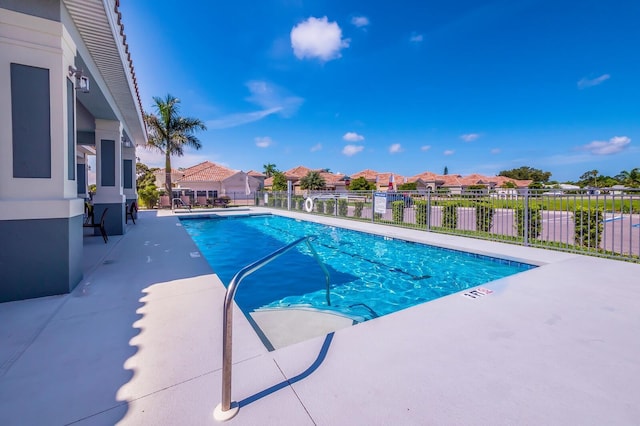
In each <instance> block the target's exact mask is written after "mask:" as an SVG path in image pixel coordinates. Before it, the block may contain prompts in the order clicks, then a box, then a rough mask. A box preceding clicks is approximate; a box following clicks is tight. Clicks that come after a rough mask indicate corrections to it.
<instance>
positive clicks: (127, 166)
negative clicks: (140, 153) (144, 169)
mask: <svg viewBox="0 0 640 426" xmlns="http://www.w3.org/2000/svg"><path fill="white" fill-rule="evenodd" d="M122 174H123V178H124V179H123V180H124V187H125V188H129V189H131V188H133V161H132V160H122Z"/></svg>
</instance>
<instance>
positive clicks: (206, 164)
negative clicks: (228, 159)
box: [154, 161, 263, 207]
mask: <svg viewBox="0 0 640 426" xmlns="http://www.w3.org/2000/svg"><path fill="white" fill-rule="evenodd" d="M164 170H165V169H158V170H157V171H155V172H154V174H155V177H156V187H158V188H160V189H162V188H164V184H165V180H166V174H165V171H164ZM258 175H259V174H258ZM259 176H260V175H259ZM259 176H256V173H255V172H253V173H251V172H247V173H245V172H243V171H242V170H233V169H230V168H228V167H224V166H221V165H219V164H215V163H212V162H211V161H203V162H202V163H200V164H196V165H195V166H192V167H189V168H186V169H184V170H177V171H176V170H172V172H171V184H172V185H173V195H172V198H176V197H179V198H181V199H182V200H183V201H184V202H186V203H188V204H199V205H205V204H207V201H206V200H213V199H214V198H218V197H222V196H228V197H230V198H231V199H232V200H248V199H252V198H253V197H254V196H255V193H256V191H259V190H260V189H262V185H263V180H262V179H260V177H259ZM262 176H263V175H262ZM165 197H166V195H165ZM170 205H171V204H170V202H169V199H168V197H166V198H164V203H163V198H162V197H161V207H169V206H170Z"/></svg>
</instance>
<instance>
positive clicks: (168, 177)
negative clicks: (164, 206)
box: [164, 149, 173, 210]
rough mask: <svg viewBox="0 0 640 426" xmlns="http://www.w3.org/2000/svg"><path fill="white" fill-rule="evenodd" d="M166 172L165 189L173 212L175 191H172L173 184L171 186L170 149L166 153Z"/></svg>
mask: <svg viewBox="0 0 640 426" xmlns="http://www.w3.org/2000/svg"><path fill="white" fill-rule="evenodd" d="M164 170H165V177H164V189H165V191H166V192H167V195H168V196H169V202H170V203H171V209H172V210H173V190H172V184H171V155H170V153H169V150H168V149H167V152H166V153H165V161H164Z"/></svg>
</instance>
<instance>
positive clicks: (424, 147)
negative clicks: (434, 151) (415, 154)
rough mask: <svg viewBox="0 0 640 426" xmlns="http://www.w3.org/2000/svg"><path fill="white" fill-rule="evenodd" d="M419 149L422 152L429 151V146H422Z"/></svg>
mask: <svg viewBox="0 0 640 426" xmlns="http://www.w3.org/2000/svg"><path fill="white" fill-rule="evenodd" d="M420 149H421V150H422V151H429V150H430V149H431V145H422V146H421V147H420Z"/></svg>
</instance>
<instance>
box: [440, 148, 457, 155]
mask: <svg viewBox="0 0 640 426" xmlns="http://www.w3.org/2000/svg"><path fill="white" fill-rule="evenodd" d="M454 153H455V151H454V150H452V149H447V150H446V151H444V152H443V154H444V155H453V154H454Z"/></svg>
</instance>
